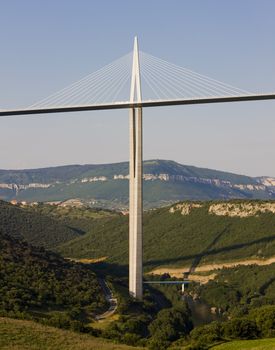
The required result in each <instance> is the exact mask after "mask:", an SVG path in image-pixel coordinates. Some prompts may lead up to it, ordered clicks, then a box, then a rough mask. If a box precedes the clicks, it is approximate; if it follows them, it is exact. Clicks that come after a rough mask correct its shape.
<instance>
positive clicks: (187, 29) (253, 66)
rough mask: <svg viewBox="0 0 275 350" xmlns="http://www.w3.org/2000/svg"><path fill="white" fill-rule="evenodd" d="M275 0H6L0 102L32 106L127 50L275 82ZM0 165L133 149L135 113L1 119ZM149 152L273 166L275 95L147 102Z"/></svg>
mask: <svg viewBox="0 0 275 350" xmlns="http://www.w3.org/2000/svg"><path fill="white" fill-rule="evenodd" d="M274 13H275V1H273V0H258V1H254V0H242V1H240V0H230V1H225V0H224V1H221V0H217V1H216V0H208V1H206V0H201V1H196V0H193V1H185V0H170V1H168V0H139V1H131V0H115V1H112V0H86V1H85V0H74V1H73V0H47V1H43V0H24V1H22V0H17V1H16V0H0V44H1V55H0V109H5V108H12V107H19V106H27V105H30V104H32V103H34V102H36V101H37V100H40V99H41V98H43V97H46V96H48V95H50V94H51V93H53V92H55V91H57V90H59V89H61V88H62V87H65V86H66V85H68V84H70V83H71V82H74V81H76V80H78V79H80V78H81V77H83V76H85V75H86V74H89V73H91V72H93V71H95V70H97V69H99V68H100V67H102V66H103V65H105V64H107V63H109V62H111V61H113V60H114V59H116V58H118V57H120V56H122V55H124V54H125V53H127V52H129V51H130V50H131V49H132V46H133V38H134V36H135V35H136V34H137V35H138V37H139V42H140V48H141V49H142V50H144V51H146V52H148V53H151V54H153V55H155V56H158V57H162V58H163V59H165V60H167V61H170V62H173V63H176V64H178V65H180V66H184V67H187V68H189V69H192V70H195V71H197V72H199V73H202V74H206V75H208V76H211V77H213V78H216V79H218V80H221V81H224V82H227V83H229V84H232V85H234V86H237V87H240V88H243V89H245V90H249V91H255V92H257V91H261V92H275V45H274V40H275V39H274V38H275V21H274ZM0 130H1V138H0V168H2V169H6V168H34V167H43V166H54V165H62V164H76V163H77V164H83V163H109V162H117V161H125V160H127V159H128V112H127V111H123V110H122V111H105V112H103V111H101V112H85V113H71V114H67V115H65V114H62V115H58V114H56V115H48V116H32V117H13V118H1V120H0ZM144 158H145V159H152V158H159V159H172V160H176V161H178V162H181V163H183V164H192V165H196V166H203V167H208V168H215V169H221V170H227V171H232V172H237V173H242V174H248V175H271V176H275V161H274V159H275V101H274V102H272V101H271V102H250V103H236V104H220V105H212V106H211V105H201V106H181V107H169V108H168V107H166V108H158V109H154V108H152V109H146V110H145V111H144Z"/></svg>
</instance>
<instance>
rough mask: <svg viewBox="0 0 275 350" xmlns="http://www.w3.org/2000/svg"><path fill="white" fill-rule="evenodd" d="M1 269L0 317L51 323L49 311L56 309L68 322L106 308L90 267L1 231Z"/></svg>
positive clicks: (53, 316) (51, 315)
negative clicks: (24, 317)
mask: <svg viewBox="0 0 275 350" xmlns="http://www.w3.org/2000/svg"><path fill="white" fill-rule="evenodd" d="M0 267H1V269H0V270H1V278H0V296H1V297H0V314H1V315H11V316H19V315H20V314H21V313H27V314H29V315H32V316H33V317H39V318H40V317H45V318H46V319H48V321H50V319H51V317H52V321H54V319H55V318H56V316H55V315H54V314H53V313H51V314H49V312H50V311H55V310H58V311H59V315H61V314H60V312H61V311H63V312H64V313H65V314H63V316H64V317H65V318H67V321H68V322H70V321H71V320H74V319H75V317H76V315H79V314H81V313H83V314H87V315H89V314H90V315H91V314H92V312H94V311H96V310H97V309H98V310H100V309H102V308H105V307H106V301H105V298H104V294H103V291H102V289H101V287H100V285H99V283H98V281H97V277H96V275H95V274H94V273H93V272H92V271H91V269H90V268H89V267H87V266H85V265H82V264H77V263H73V262H69V261H66V260H64V259H63V258H62V257H61V256H59V255H57V254H55V253H52V252H49V251H46V250H44V248H38V247H34V246H31V245H30V244H28V243H26V242H23V241H21V240H20V239H16V238H13V237H11V236H9V235H5V234H3V233H2V232H1V231H0ZM74 309H75V313H74V314H73V313H72V310H74ZM76 309H77V311H76ZM63 316H62V317H63Z"/></svg>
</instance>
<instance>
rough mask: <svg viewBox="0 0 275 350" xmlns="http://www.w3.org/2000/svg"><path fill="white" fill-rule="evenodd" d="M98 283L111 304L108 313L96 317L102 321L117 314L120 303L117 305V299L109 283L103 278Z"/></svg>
mask: <svg viewBox="0 0 275 350" xmlns="http://www.w3.org/2000/svg"><path fill="white" fill-rule="evenodd" d="M98 282H99V284H100V286H101V288H102V290H103V293H104V295H105V298H106V300H107V301H108V302H109V304H110V306H109V309H108V310H107V311H105V312H104V313H103V314H100V315H96V316H95V319H96V320H97V321H100V320H104V319H106V318H108V317H110V316H112V315H113V314H114V313H115V312H116V309H117V304H118V303H117V298H114V295H113V292H112V291H111V289H110V288H109V286H108V284H107V282H106V281H105V280H104V279H103V278H99V279H98Z"/></svg>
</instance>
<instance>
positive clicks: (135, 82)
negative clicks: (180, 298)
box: [129, 37, 143, 299]
mask: <svg viewBox="0 0 275 350" xmlns="http://www.w3.org/2000/svg"><path fill="white" fill-rule="evenodd" d="M141 101H142V97H141V82H140V67H139V52H138V40H137V37H135V40H134V50H133V66H132V79H131V90H130V102H141ZM142 174H143V172H142V108H141V107H137V108H130V164H129V175H130V181H129V182H130V184H129V293H130V295H132V296H133V297H135V298H137V299H142V294H143V266H142V213H143V200H142Z"/></svg>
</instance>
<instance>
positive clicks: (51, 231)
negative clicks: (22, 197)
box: [0, 201, 80, 248]
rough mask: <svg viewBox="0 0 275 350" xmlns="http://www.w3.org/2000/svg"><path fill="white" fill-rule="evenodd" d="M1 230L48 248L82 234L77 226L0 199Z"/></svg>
mask: <svg viewBox="0 0 275 350" xmlns="http://www.w3.org/2000/svg"><path fill="white" fill-rule="evenodd" d="M0 232H1V233H3V234H8V235H11V236H13V237H21V238H24V239H25V240H27V241H28V242H29V243H31V244H34V245H40V246H44V247H46V248H54V247H56V246H57V245H59V244H61V243H63V242H66V241H68V240H70V239H73V238H75V237H77V236H79V235H80V233H79V231H78V230H77V229H76V228H73V227H70V226H69V225H66V224H65V223H63V222H61V221H59V220H56V219H54V218H52V217H49V216H47V215H43V214H41V213H38V212H37V213H36V212H35V211H34V210H29V208H24V207H23V208H22V207H19V206H14V205H11V204H9V203H6V202H3V201H0Z"/></svg>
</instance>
